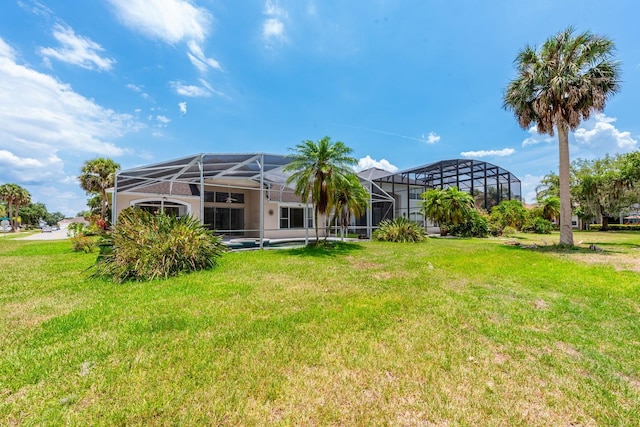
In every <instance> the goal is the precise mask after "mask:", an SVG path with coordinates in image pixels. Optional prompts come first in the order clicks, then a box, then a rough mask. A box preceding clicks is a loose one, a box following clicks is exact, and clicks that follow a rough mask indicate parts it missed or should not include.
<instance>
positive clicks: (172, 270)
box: [95, 208, 226, 283]
mask: <svg viewBox="0 0 640 427" xmlns="http://www.w3.org/2000/svg"><path fill="white" fill-rule="evenodd" d="M103 246H104V247H103V248H102V250H101V257H100V259H99V260H98V262H97V263H96V272H95V275H96V276H103V277H110V278H111V279H112V280H113V281H114V282H116V283H122V282H124V281H127V280H152V279H156V278H167V277H171V276H177V275H179V274H182V273H186V272H190V271H195V270H202V269H208V268H212V267H214V266H215V264H216V260H217V258H218V257H219V256H221V255H222V253H223V252H224V251H225V249H226V248H225V246H224V245H223V244H222V238H221V237H220V236H215V235H214V234H213V231H211V230H208V229H207V228H205V227H203V226H202V225H200V223H199V221H198V220H196V219H194V218H193V217H191V216H184V217H182V218H176V217H173V216H168V215H165V214H159V215H152V214H150V213H148V212H146V211H143V210H141V209H138V208H127V209H125V210H123V211H122V213H121V214H120V216H119V217H118V224H117V225H116V227H114V230H113V232H112V234H111V238H110V239H108V240H104V241H103Z"/></svg>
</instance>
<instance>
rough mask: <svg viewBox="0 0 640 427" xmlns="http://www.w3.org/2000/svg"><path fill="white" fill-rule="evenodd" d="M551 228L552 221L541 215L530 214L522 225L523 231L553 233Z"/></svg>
mask: <svg viewBox="0 0 640 427" xmlns="http://www.w3.org/2000/svg"><path fill="white" fill-rule="evenodd" d="M551 230H553V224H552V223H551V221H547V220H546V219H544V218H542V217H539V216H529V217H528V218H527V220H526V222H525V223H524V225H523V226H522V231H524V232H525V233H535V234H551Z"/></svg>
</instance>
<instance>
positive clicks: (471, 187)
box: [370, 159, 522, 227]
mask: <svg viewBox="0 0 640 427" xmlns="http://www.w3.org/2000/svg"><path fill="white" fill-rule="evenodd" d="M370 176H371V179H372V182H374V183H375V184H376V187H379V188H381V189H383V190H384V191H385V192H387V193H388V194H390V195H392V196H393V207H392V206H390V205H386V206H385V205H384V204H380V205H378V206H377V207H374V208H373V210H374V224H378V223H379V221H376V220H375V219H378V218H380V219H388V218H394V217H396V216H403V217H406V218H409V220H411V221H414V222H418V223H423V224H424V225H425V227H426V226H429V225H430V224H428V222H427V221H426V219H425V218H423V216H422V213H421V212H420V203H419V202H420V200H421V198H420V196H421V194H422V193H424V192H425V191H427V190H429V189H440V190H442V189H445V188H448V187H454V186H455V187H458V189H459V190H460V191H465V192H467V193H469V194H471V195H472V196H473V198H474V200H475V205H476V208H479V209H484V210H486V211H490V210H491V208H492V207H493V206H496V205H498V204H500V202H502V201H503V200H512V199H515V200H520V201H522V186H521V182H520V180H519V179H518V178H517V177H516V176H515V175H514V174H512V173H511V172H509V171H508V170H506V169H503V168H501V167H500V166H496V165H493V164H491V163H487V162H482V161H478V160H471V159H453V160H442V161H439V162H435V163H429V164H426V165H423V166H419V167H415V168H411V169H405V170H403V171H400V172H395V173H389V172H386V173H380V172H378V173H377V175H376V174H372V175H370ZM392 209H393V211H392V212H391V210H392Z"/></svg>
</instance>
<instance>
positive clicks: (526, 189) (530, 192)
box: [520, 174, 544, 203]
mask: <svg viewBox="0 0 640 427" xmlns="http://www.w3.org/2000/svg"><path fill="white" fill-rule="evenodd" d="M542 178H544V177H543V176H538V175H529V174H527V175H525V176H524V178H522V179H520V184H521V186H522V198H523V202H526V203H536V201H537V194H536V187H537V186H539V185H540V181H541V180H542Z"/></svg>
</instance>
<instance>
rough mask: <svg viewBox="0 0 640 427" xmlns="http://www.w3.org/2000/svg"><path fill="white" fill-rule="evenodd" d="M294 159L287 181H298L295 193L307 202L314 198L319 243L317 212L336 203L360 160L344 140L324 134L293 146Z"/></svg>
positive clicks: (289, 166)
mask: <svg viewBox="0 0 640 427" xmlns="http://www.w3.org/2000/svg"><path fill="white" fill-rule="evenodd" d="M291 151H294V153H293V154H291V155H289V157H290V158H291V162H290V163H289V164H288V165H287V166H286V167H285V169H284V170H285V171H286V172H293V174H292V175H291V176H290V177H289V178H288V179H287V184H291V183H295V189H294V191H295V193H296V194H297V195H299V196H300V197H301V198H302V201H304V202H306V201H308V200H309V197H310V198H311V202H312V203H313V206H314V220H315V228H316V243H318V241H319V235H318V215H319V214H322V215H324V214H326V213H327V212H329V211H330V210H331V208H332V207H333V206H334V204H335V200H334V198H335V194H336V189H337V188H338V187H339V186H340V185H341V184H342V183H343V182H344V181H346V180H347V178H346V177H347V176H348V175H349V174H351V173H352V170H351V169H350V166H353V165H355V164H356V163H357V160H356V159H355V158H353V157H351V156H350V154H351V152H352V150H351V149H350V148H349V147H347V146H346V145H345V144H344V143H343V142H341V141H335V142H332V141H331V138H329V137H328V136H325V137H324V138H322V139H320V140H319V141H317V142H314V141H311V140H306V141H302V142H301V143H300V144H298V145H296V146H295V148H293V149H291Z"/></svg>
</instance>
